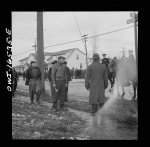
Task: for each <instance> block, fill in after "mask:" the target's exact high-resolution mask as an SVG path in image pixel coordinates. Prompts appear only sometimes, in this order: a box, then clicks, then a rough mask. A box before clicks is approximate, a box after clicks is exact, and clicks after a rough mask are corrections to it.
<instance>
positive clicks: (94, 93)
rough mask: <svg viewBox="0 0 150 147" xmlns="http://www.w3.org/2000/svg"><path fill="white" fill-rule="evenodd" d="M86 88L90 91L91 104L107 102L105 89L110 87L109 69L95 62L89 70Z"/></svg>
mask: <svg viewBox="0 0 150 147" xmlns="http://www.w3.org/2000/svg"><path fill="white" fill-rule="evenodd" d="M85 87H86V88H87V89H88V88H89V89H90V95H89V104H98V103H104V102H105V89H106V88H107V87H108V75H107V69H106V66H105V65H104V64H101V63H100V62H99V61H94V62H93V63H92V64H91V65H90V66H88V68H87V73H86V78H85Z"/></svg>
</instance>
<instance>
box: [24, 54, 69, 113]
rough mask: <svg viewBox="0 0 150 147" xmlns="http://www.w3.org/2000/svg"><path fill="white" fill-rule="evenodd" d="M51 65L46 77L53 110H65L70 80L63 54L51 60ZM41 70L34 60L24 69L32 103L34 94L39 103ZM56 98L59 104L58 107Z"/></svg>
mask: <svg viewBox="0 0 150 147" xmlns="http://www.w3.org/2000/svg"><path fill="white" fill-rule="evenodd" d="M52 65H53V66H52V67H51V68H50V69H49V72H48V79H49V82H50V87H51V94H52V99H53V107H52V110H53V111H57V110H58V109H60V110H65V109H64V101H68V84H69V81H71V74H70V70H69V68H68V67H67V62H66V61H65V58H64V57H63V56H59V57H58V61H57V60H55V61H53V62H52ZM41 76H42V75H41V71H40V68H39V67H38V66H37V64H36V62H35V61H31V66H30V67H29V68H28V69H27V71H26V85H29V95H30V100H31V104H33V100H34V95H36V102H37V104H39V98H40V95H41V82H40V81H41ZM58 100H59V103H60V106H59V107H58Z"/></svg>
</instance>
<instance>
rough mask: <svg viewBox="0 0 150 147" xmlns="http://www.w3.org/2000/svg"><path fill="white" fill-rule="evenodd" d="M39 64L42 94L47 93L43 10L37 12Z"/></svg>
mask: <svg viewBox="0 0 150 147" xmlns="http://www.w3.org/2000/svg"><path fill="white" fill-rule="evenodd" d="M37 64H38V66H39V68H40V70H41V73H42V78H41V88H42V95H44V94H45V82H44V42H43V12H37Z"/></svg>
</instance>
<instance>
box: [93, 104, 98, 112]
mask: <svg viewBox="0 0 150 147" xmlns="http://www.w3.org/2000/svg"><path fill="white" fill-rule="evenodd" d="M97 111H98V105H97V104H92V114H93V115H94V114H95V113H96V112H97Z"/></svg>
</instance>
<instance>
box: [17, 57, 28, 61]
mask: <svg viewBox="0 0 150 147" xmlns="http://www.w3.org/2000/svg"><path fill="white" fill-rule="evenodd" d="M28 58H29V57H26V58H23V59H21V60H19V61H24V60H27V59H28Z"/></svg>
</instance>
